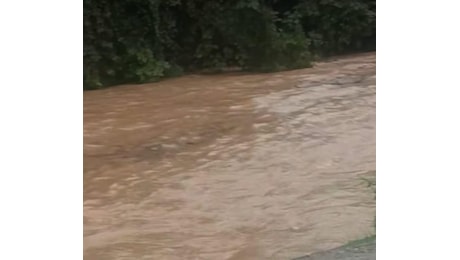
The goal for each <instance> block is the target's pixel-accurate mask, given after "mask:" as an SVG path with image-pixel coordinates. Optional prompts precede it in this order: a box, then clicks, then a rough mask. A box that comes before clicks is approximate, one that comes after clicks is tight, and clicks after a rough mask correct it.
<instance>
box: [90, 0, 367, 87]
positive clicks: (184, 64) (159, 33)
mask: <svg viewBox="0 0 460 260" xmlns="http://www.w3.org/2000/svg"><path fill="white" fill-rule="evenodd" d="M83 5H84V50H83V59H84V65H83V70H84V88H85V89H94V88H100V87H104V86H109V85H114V84H120V83H126V82H149V81H155V80H158V79H160V78H163V77H169V76H175V75H180V74H181V73H183V72H188V71H195V70H202V69H213V70H218V69H220V68H225V67H239V68H243V69H245V70H253V71H275V70H283V69H294V68H300V67H307V66H309V65H310V63H311V61H312V60H313V59H315V58H317V57H321V56H327V55H332V54H341V53H345V52H350V51H360V50H372V49H374V48H375V0H284V1H281V0H232V1H228V0H227V1H224V0H212V1H211V0H207V1H205V0H124V1H109V0H84V1H83Z"/></svg>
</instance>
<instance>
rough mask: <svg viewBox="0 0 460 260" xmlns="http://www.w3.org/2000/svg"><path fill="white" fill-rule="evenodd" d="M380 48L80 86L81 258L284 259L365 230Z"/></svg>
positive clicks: (370, 212)
mask: <svg viewBox="0 0 460 260" xmlns="http://www.w3.org/2000/svg"><path fill="white" fill-rule="evenodd" d="M375 75H376V74H375V53H368V54H362V55H355V56H349V57H343V58H339V59H337V60H333V61H329V62H322V63H318V64H316V65H315V66H314V67H313V68H310V69H301V70H294V71H287V72H279V73H270V74H242V73H232V74H221V75H191V76H185V77H180V78H176V79H170V80H165V81H162V82H159V83H153V84H144V85H130V86H119V87H115V88H109V89H104V90H98V91H90V92H85V93H84V203H83V207H84V257H85V259H86V260H104V259H171V260H175V259H181V260H182V259H212V260H214V259H217V260H220V259H222V260H225V259H292V258H294V257H299V256H302V255H305V254H309V253H313V252H316V251H321V250H327V249H330V248H333V247H336V246H339V245H342V244H344V243H346V242H348V241H350V240H353V239H358V238H361V237H364V236H366V235H369V234H371V233H373V232H374V216H375V199H374V194H373V191H372V190H371V189H370V188H369V187H368V183H367V182H366V181H365V180H364V179H365V178H368V177H372V176H373V175H374V174H375V92H376V88H375Z"/></svg>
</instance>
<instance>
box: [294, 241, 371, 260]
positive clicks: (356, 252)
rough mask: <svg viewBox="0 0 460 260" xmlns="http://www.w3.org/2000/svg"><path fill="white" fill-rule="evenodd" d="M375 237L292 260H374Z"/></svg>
mask: <svg viewBox="0 0 460 260" xmlns="http://www.w3.org/2000/svg"><path fill="white" fill-rule="evenodd" d="M375 242H376V236H371V237H367V238H364V239H360V240H357V241H353V242H350V243H348V244H346V245H345V246H342V247H339V248H336V249H332V250H328V251H325V252H320V253H315V254H312V255H310V256H303V257H299V258H295V259H293V260H375V258H376V243H375Z"/></svg>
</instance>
